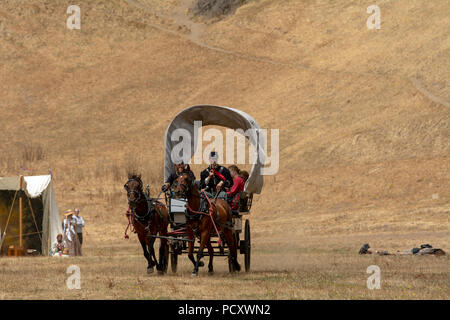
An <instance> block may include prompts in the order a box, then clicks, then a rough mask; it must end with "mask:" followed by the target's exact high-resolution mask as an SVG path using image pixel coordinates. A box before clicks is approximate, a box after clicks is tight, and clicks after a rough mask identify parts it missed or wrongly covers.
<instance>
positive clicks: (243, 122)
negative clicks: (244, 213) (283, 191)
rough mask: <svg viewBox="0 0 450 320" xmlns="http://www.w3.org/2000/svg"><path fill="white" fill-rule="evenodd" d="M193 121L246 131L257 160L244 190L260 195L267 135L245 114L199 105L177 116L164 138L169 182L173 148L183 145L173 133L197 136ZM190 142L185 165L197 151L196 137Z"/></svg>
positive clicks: (165, 170) (165, 164) (165, 165)
mask: <svg viewBox="0 0 450 320" xmlns="http://www.w3.org/2000/svg"><path fill="white" fill-rule="evenodd" d="M194 121H202V126H208V125H215V126H222V127H226V128H230V129H233V130H237V129H242V130H243V131H244V132H247V134H246V138H247V139H248V141H249V142H250V143H251V144H252V145H253V146H254V150H255V151H254V152H255V154H254V158H255V159H256V161H255V163H254V164H253V166H252V169H251V171H250V176H249V178H248V180H247V182H246V183H245V189H244V190H245V191H246V192H248V193H257V194H259V193H261V190H262V187H263V183H264V179H263V175H262V174H261V172H262V168H263V166H264V163H265V150H264V144H265V140H264V136H263V135H262V133H261V131H260V130H261V128H260V126H259V125H258V123H257V122H256V121H255V119H253V118H252V117H251V116H250V115H248V114H247V113H245V112H243V111H240V110H237V109H233V108H229V107H221V106H214V105H196V106H192V107H189V108H186V109H184V110H183V111H181V112H180V113H178V114H177V115H176V116H175V118H174V119H173V120H172V122H171V123H170V124H169V126H168V127H167V129H166V133H165V137H164V146H165V150H164V179H165V180H167V178H168V177H169V175H170V174H171V172H173V161H172V157H171V152H172V149H173V148H174V146H175V145H177V144H179V143H180V141H179V140H177V141H172V139H171V137H172V134H173V133H174V131H175V130H177V129H185V130H187V131H188V132H189V134H190V136H191V137H197V135H196V134H194ZM249 129H251V130H249ZM183 142H185V141H183ZM190 143H191V147H190V150H191V154H190V155H183V160H184V161H185V163H189V161H190V159H191V158H192V156H193V155H194V153H195V150H196V148H197V141H196V139H195V138H193V139H191V141H190Z"/></svg>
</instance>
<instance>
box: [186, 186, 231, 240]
mask: <svg viewBox="0 0 450 320" xmlns="http://www.w3.org/2000/svg"><path fill="white" fill-rule="evenodd" d="M202 192H203V194H204V195H205V197H206V200H208V203H209V209H208V213H205V212H201V211H196V210H193V209H192V208H191V207H190V206H189V203H187V204H186V208H187V209H188V210H189V211H190V212H192V213H194V214H199V215H204V216H209V218H210V219H211V222H212V224H213V226H214V229H215V230H216V233H217V236H218V240H217V244H218V245H219V246H222V241H221V240H220V234H219V230H218V229H217V226H216V223H215V222H214V218H213V212H214V209H213V206H212V202H211V200H210V199H209V198H208V196H207V194H206V193H205V191H204V190H202ZM216 210H217V209H216Z"/></svg>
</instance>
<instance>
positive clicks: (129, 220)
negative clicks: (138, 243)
mask: <svg viewBox="0 0 450 320" xmlns="http://www.w3.org/2000/svg"><path fill="white" fill-rule="evenodd" d="M125 215H126V216H127V219H128V225H127V227H126V229H125V236H124V237H125V239H130V237H129V236H128V234H127V232H128V228H130V232H133V231H134V227H133V225H132V223H131V217H130V216H131V213H130V209H128V210H127V212H126V213H125Z"/></svg>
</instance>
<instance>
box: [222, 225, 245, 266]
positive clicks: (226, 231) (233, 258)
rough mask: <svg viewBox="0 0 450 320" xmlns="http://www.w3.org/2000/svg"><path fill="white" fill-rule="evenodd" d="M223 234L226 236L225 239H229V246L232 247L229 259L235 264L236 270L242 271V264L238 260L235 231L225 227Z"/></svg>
mask: <svg viewBox="0 0 450 320" xmlns="http://www.w3.org/2000/svg"><path fill="white" fill-rule="evenodd" d="M223 235H224V236H225V240H226V241H227V244H228V248H230V252H229V259H231V262H232V263H233V265H234V269H235V270H236V271H241V265H240V264H239V262H238V261H237V249H236V246H235V244H234V240H233V232H232V231H231V229H227V228H224V230H223Z"/></svg>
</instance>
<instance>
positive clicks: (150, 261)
mask: <svg viewBox="0 0 450 320" xmlns="http://www.w3.org/2000/svg"><path fill="white" fill-rule="evenodd" d="M139 242H140V243H141V246H142V250H143V251H144V257H145V259H147V263H148V265H147V273H152V272H153V266H152V259H151V257H150V253H149V252H148V250H147V244H146V243H145V240H143V239H139Z"/></svg>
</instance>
